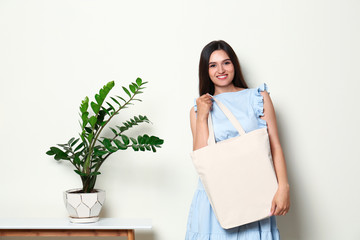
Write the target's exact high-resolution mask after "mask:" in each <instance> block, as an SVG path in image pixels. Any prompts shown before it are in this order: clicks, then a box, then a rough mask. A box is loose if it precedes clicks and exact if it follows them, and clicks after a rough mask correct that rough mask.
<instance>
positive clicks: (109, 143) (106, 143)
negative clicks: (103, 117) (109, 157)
mask: <svg viewBox="0 0 360 240" xmlns="http://www.w3.org/2000/svg"><path fill="white" fill-rule="evenodd" d="M102 143H103V145H104V146H105V147H106V148H107V147H111V146H112V145H111V140H110V139H108V138H105V139H104V141H103V142H102Z"/></svg>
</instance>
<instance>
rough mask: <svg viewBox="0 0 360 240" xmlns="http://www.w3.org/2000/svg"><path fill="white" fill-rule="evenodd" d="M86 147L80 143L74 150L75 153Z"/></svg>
mask: <svg viewBox="0 0 360 240" xmlns="http://www.w3.org/2000/svg"><path fill="white" fill-rule="evenodd" d="M83 146H84V143H83V142H82V143H80V144H79V145H78V146H77V147H76V148H75V150H74V152H76V151H77V150H79V149H80V148H82V147H83Z"/></svg>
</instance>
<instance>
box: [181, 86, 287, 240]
mask: <svg viewBox="0 0 360 240" xmlns="http://www.w3.org/2000/svg"><path fill="white" fill-rule="evenodd" d="M261 91H267V92H268V93H270V92H269V91H268V86H267V85H266V83H263V84H261V85H260V86H259V87H257V88H247V89H244V90H241V91H237V92H225V93H220V94H218V95H215V96H214V97H215V98H216V99H218V100H220V101H221V102H222V103H223V104H224V105H225V106H226V107H227V108H228V109H229V110H230V111H231V112H232V113H233V115H234V116H235V117H236V118H237V119H238V121H239V122H240V123H241V126H242V127H243V129H244V131H245V132H250V131H253V130H255V129H258V128H266V127H267V125H266V121H265V120H263V119H261V118H260V116H264V112H263V106H264V105H263V97H262V95H261V94H260V92H261ZM195 100H196V99H195ZM194 108H195V112H196V111H197V108H196V101H195V106H194ZM211 118H212V122H213V129H214V134H215V141H216V142H219V141H223V140H225V139H228V138H233V137H236V136H238V135H239V133H238V132H237V131H236V129H235V128H234V127H233V125H232V124H231V123H230V121H229V119H228V118H227V117H226V116H225V115H224V113H223V112H222V111H221V109H220V108H219V107H218V106H217V104H216V103H215V102H213V105H212V110H211ZM185 239H186V240H280V233H279V230H278V228H277V225H276V217H275V216H271V217H268V218H265V219H262V220H259V221H256V222H252V223H248V224H245V225H242V226H239V227H235V228H231V229H223V228H222V227H221V226H220V224H219V222H218V221H217V219H216V217H215V215H214V212H213V210H212V207H211V205H210V202H209V199H208V198H207V195H206V192H205V190H204V187H203V185H202V182H201V181H200V179H199V181H198V186H197V189H196V191H195V194H194V197H193V199H192V203H191V206H190V212H189V216H188V223H187V231H186V236H185Z"/></svg>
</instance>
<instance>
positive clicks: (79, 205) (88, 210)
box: [64, 189, 105, 223]
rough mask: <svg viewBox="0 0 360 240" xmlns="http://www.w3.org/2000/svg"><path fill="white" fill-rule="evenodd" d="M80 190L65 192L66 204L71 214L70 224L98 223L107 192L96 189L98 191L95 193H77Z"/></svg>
mask: <svg viewBox="0 0 360 240" xmlns="http://www.w3.org/2000/svg"><path fill="white" fill-rule="evenodd" d="M79 190H81V189H70V190H67V191H65V192H64V202H65V206H66V208H67V210H68V212H69V218H70V222H73V223H91V222H97V221H98V220H99V214H100V211H101V208H102V206H103V204H104V202H105V191H104V190H100V189H94V190H95V191H96V192H94V193H76V191H79Z"/></svg>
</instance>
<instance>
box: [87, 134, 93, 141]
mask: <svg viewBox="0 0 360 240" xmlns="http://www.w3.org/2000/svg"><path fill="white" fill-rule="evenodd" d="M93 138H94V134H93V133H90V134H89V136H88V137H87V139H88V141H89V143H91V141H92V140H93Z"/></svg>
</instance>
